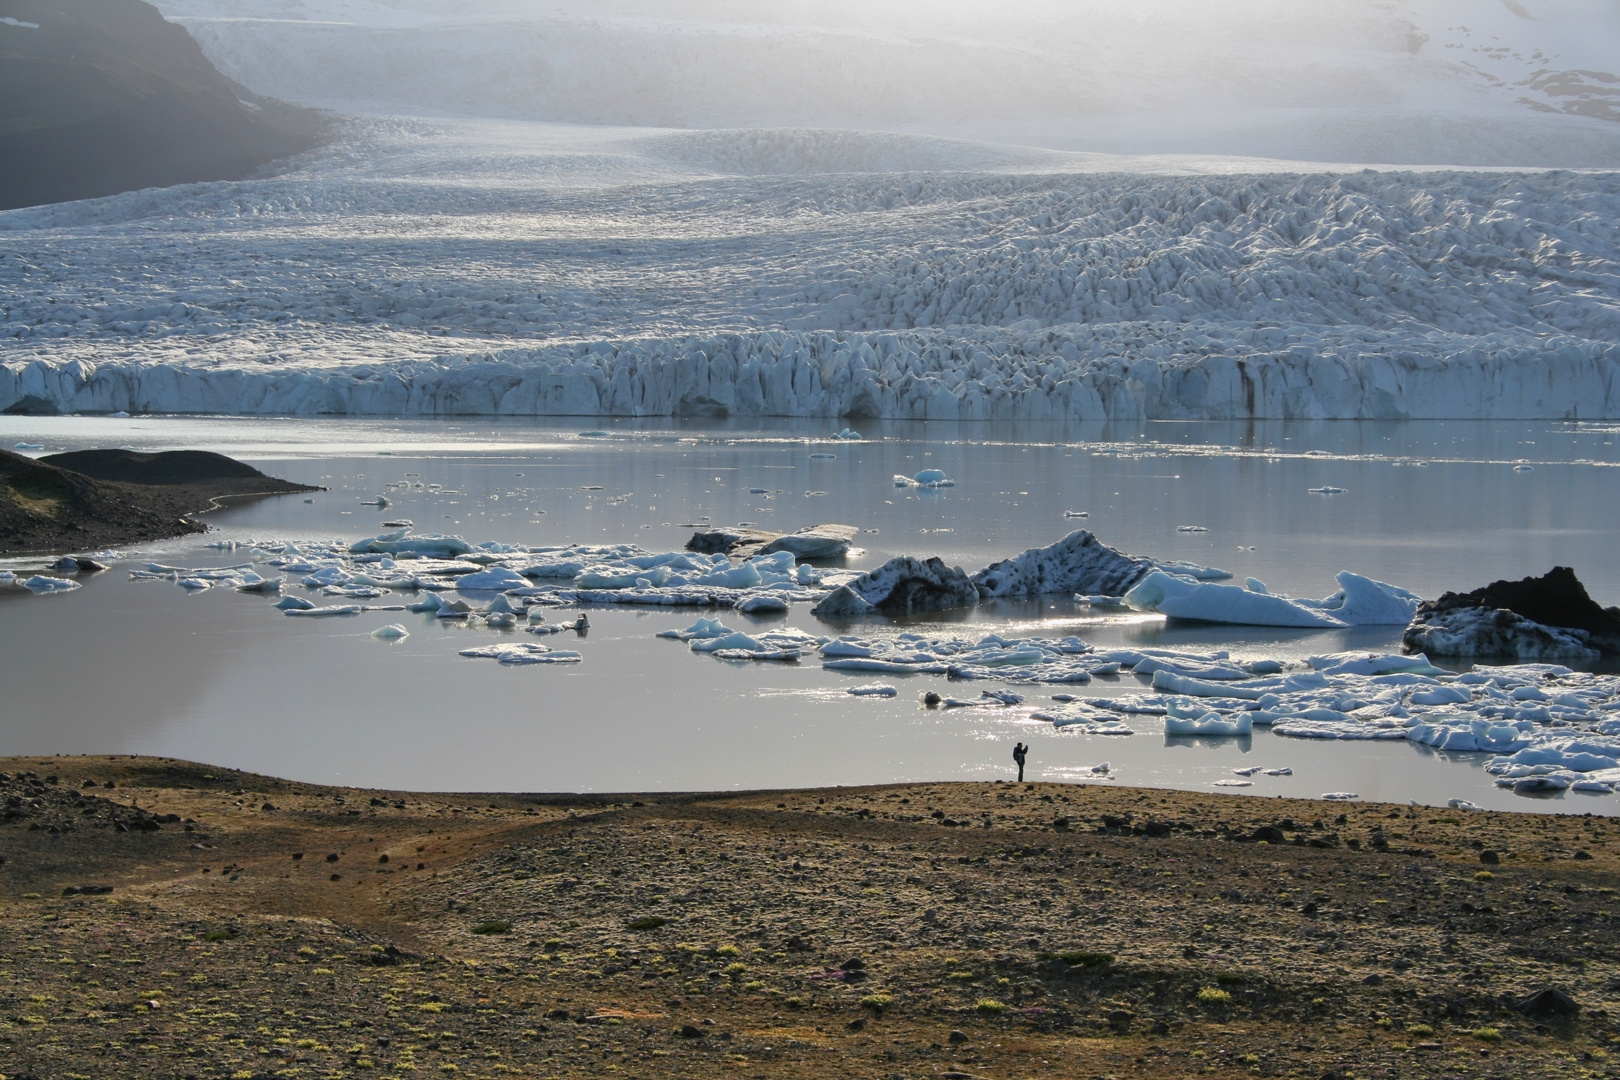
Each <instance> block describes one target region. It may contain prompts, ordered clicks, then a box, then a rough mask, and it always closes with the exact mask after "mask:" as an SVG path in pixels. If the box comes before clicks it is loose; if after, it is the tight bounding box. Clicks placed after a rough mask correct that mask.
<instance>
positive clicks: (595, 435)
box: [579, 431, 608, 439]
mask: <svg viewBox="0 0 1620 1080" xmlns="http://www.w3.org/2000/svg"><path fill="white" fill-rule="evenodd" d="M579 437H580V438H582V439H605V438H607V437H608V433H607V432H605V431H582V432H580V433H579Z"/></svg>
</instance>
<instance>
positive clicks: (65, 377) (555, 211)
mask: <svg viewBox="0 0 1620 1080" xmlns="http://www.w3.org/2000/svg"><path fill="white" fill-rule="evenodd" d="M694 162H696V163H694ZM717 163H718V164H717ZM1242 164H1244V163H1241V162H1234V161H1232V160H1219V161H1196V160H1193V159H1185V158H1184V159H1177V160H1166V159H1155V160H1151V161H1146V162H1144V161H1141V160H1137V159H1118V158H1099V157H1098V156H1096V155H1080V154H1064V153H1058V152H1050V151H1007V150H1004V149H998V148H996V147H992V146H987V145H984V144H969V143H962V142H957V141H951V140H945V139H939V138H932V137H921V136H899V137H891V136H883V135H878V134H873V133H864V134H860V133H850V132H827V131H820V130H812V131H805V132H786V131H774V132H759V131H752V130H744V131H735V132H706V133H696V134H693V133H672V132H668V131H646V130H628V131H626V130H618V129H581V128H575V127H561V126H552V125H537V124H529V123H515V122H494V121H420V120H417V121H402V120H373V121H363V122H357V123H356V124H354V125H353V126H352V129H351V131H350V135H349V137H348V139H347V140H346V141H344V142H343V143H341V144H339V145H337V146H335V147H332V148H330V149H328V150H326V151H323V152H321V153H320V154H318V155H315V156H313V157H311V158H309V159H308V160H306V161H304V162H302V163H301V164H300V165H299V166H298V168H297V169H295V170H294V171H291V172H288V173H286V174H283V175H281V176H278V177H272V178H268V179H264V180H259V181H244V182H238V183H221V184H205V185H193V186H190V187H183V188H174V189H164V190H157V191H146V192H137V193H132V194H128V195H123V196H117V197H113V198H108V199H101V200H94V201H88V202H83V203H72V204H64V205H59V206H50V207H41V208H34V209H30V210H21V211H13V212H10V213H5V214H0V408H5V407H6V406H7V405H9V404H11V403H12V402H14V401H16V400H17V399H19V398H21V397H24V396H29V395H32V396H37V397H41V398H44V399H46V400H49V401H53V402H55V403H57V404H58V405H59V406H60V407H62V408H64V409H69V410H93V409H100V410H109V411H111V410H118V409H124V410H129V411H142V410H179V411H219V412H245V413H295V414H312V413H320V412H340V413H341V412H348V413H363V414H364V413H369V414H395V413H403V414H430V415H431V414H449V413H485V414H497V413H506V414H534V413H552V414H560V413H573V414H619V415H674V414H683V413H685V414H698V415H721V414H731V415H793V416H810V415H813V416H841V415H860V416H885V417H939V418H964V419H973V418H1020V417H1028V418H1063V417H1079V418H1100V417H1103V416H1114V417H1149V418H1178V417H1186V418H1199V417H1210V418H1222V417H1240V416H1266V417H1471V416H1478V417H1566V416H1578V417H1596V416H1620V350H1617V348H1616V345H1615V344H1614V343H1615V342H1616V341H1617V340H1620V242H1617V241H1620V234H1617V231H1616V228H1615V224H1614V223H1615V222H1616V221H1617V220H1620V177H1617V176H1616V175H1614V174H1572V173H1551V174H1540V175H1534V174H1516V173H1466V172H1427V173H1399V172H1369V171H1361V170H1354V171H1343V172H1317V173H1300V172H1270V173H1265V174H1260V175H1255V174H1246V173H1243V172H1240V171H1234V169H1235V168H1236V167H1238V166H1241V165H1242ZM1247 164H1248V166H1250V167H1251V168H1252V167H1254V166H1255V165H1256V164H1257V163H1255V162H1252V161H1251V162H1248V163H1247ZM945 166H954V167H951V168H946V167H945ZM1274 167H1275V166H1274ZM790 169H791V170H794V171H797V172H798V175H782V173H784V172H788V171H790ZM1144 169H1146V170H1150V171H1147V172H1143V171H1141V170H1144ZM1170 169H1175V170H1178V171H1180V172H1181V173H1182V175H1163V173H1164V172H1165V171H1167V170H1170ZM1197 169H1203V170H1205V171H1204V172H1202V173H1198V172H1196V171H1195V170H1197ZM721 170H723V171H724V173H725V174H717V173H719V172H721ZM824 170H832V171H824ZM1128 170H1137V171H1135V172H1132V171H1128ZM737 173H748V174H750V175H736V174H737Z"/></svg>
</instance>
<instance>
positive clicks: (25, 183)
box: [0, 0, 324, 210]
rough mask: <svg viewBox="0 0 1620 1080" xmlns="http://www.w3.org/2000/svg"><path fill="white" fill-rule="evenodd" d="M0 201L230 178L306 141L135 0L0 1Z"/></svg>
mask: <svg viewBox="0 0 1620 1080" xmlns="http://www.w3.org/2000/svg"><path fill="white" fill-rule="evenodd" d="M0 20H3V21H0V146H3V147H4V152H3V153H0V210H5V209H11V208H14V207H18V206H33V205H36V204H39V203H50V202H66V201H68V200H71V199H88V198H95V197H97V196H101V195H112V194H116V193H117V192H120V191H132V190H135V189H137V188H143V187H161V186H165V185H168V184H184V183H195V182H199V181H205V180H232V179H238V178H240V177H242V176H245V175H247V174H248V173H249V172H251V171H252V170H253V169H255V168H257V167H258V166H260V165H263V164H265V163H266V162H268V161H272V160H274V159H275V158H279V157H285V156H287V155H288V154H294V153H298V152H300V151H302V150H306V149H308V148H309V147H311V146H313V145H314V144H315V143H316V142H317V141H318V139H319V137H320V134H321V131H322V129H323V127H324V124H323V121H322V120H321V118H320V117H319V116H318V115H317V114H315V113H312V112H309V111H307V110H303V109H297V108H294V107H292V106H290V105H286V104H283V103H280V102H276V101H273V100H270V99H268V98H261V97H257V96H256V95H254V94H251V93H249V92H248V91H246V90H244V89H243V88H242V87H240V86H238V85H236V84H235V83H233V82H231V80H229V79H227V78H226V77H225V76H224V75H222V74H220V72H219V71H218V70H217V69H216V68H215V67H214V66H213V64H211V63H209V62H208V58H207V57H205V56H204V55H203V53H202V50H201V49H200V48H198V46H197V43H196V42H195V41H194V40H192V37H191V35H190V34H188V33H187V32H186V31H185V29H184V28H183V27H180V26H177V25H175V24H174V23H170V22H166V21H165V20H164V18H163V16H162V15H160V14H159V13H158V10H157V9H156V8H154V7H152V5H150V4H146V3H142V2H141V0H0Z"/></svg>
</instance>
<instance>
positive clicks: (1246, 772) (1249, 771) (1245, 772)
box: [1232, 765, 1265, 776]
mask: <svg viewBox="0 0 1620 1080" xmlns="http://www.w3.org/2000/svg"><path fill="white" fill-rule="evenodd" d="M1264 769H1265V766H1264V765H1250V766H1248V767H1247V768H1243V769H1233V770H1232V772H1233V773H1234V774H1235V775H1237V776H1253V775H1254V774H1255V773H1257V772H1261V771H1262V770H1264Z"/></svg>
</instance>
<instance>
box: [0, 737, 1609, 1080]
mask: <svg viewBox="0 0 1620 1080" xmlns="http://www.w3.org/2000/svg"><path fill="white" fill-rule="evenodd" d="M0 770H4V773H5V779H4V780H0V802H3V803H4V804H5V806H4V808H3V809H0V855H3V856H4V857H5V862H4V865H3V866H0V1074H3V1075H4V1076H5V1077H7V1078H9V1080H19V1078H21V1077H50V1078H53V1080H54V1078H58V1077H65V1078H77V1077H95V1078H101V1077H172V1078H183V1077H199V1078H200V1077H209V1078H213V1077H237V1078H248V1077H269V1076H277V1077H294V1078H301V1077H310V1078H316V1077H363V1078H373V1077H375V1078H382V1077H411V1076H416V1077H422V1076H425V1075H435V1076H444V1077H511V1076H520V1077H552V1076H586V1075H589V1076H614V1077H667V1076H726V1077H748V1078H755V1077H764V1078H776V1077H790V1076H792V1077H798V1076H816V1077H821V1076H837V1077H873V1078H880V1077H881V1078H890V1077H895V1078H899V1077H917V1078H923V1077H955V1078H966V1077H973V1076H977V1077H994V1078H998V1080H999V1078H1010V1080H1022V1078H1027V1077H1047V1076H1060V1077H1069V1076H1073V1077H1085V1078H1088V1080H1089V1078H1093V1077H1115V1078H1121V1077H1128V1076H1151V1077H1176V1076H1190V1075H1211V1076H1248V1075H1256V1076H1297V1077H1308V1078H1310V1080H1318V1078H1321V1077H1327V1076H1331V1077H1335V1078H1351V1077H1355V1078H1362V1077H1367V1078H1370V1077H1400V1078H1405V1077H1435V1078H1439V1077H1494V1076H1501V1077H1539V1076H1549V1077H1551V1076H1558V1077H1584V1076H1617V1075H1620V981H1617V976H1620V970H1617V969H1616V942H1617V938H1616V923H1615V919H1614V915H1613V911H1614V910H1617V909H1620V897H1617V896H1616V893H1615V887H1616V884H1617V873H1616V871H1617V868H1620V828H1617V826H1616V824H1615V823H1614V822H1612V821H1610V820H1608V819H1604V818H1595V817H1588V816H1573V815H1564V816H1540V815H1528V814H1505V813H1462V812H1456V811H1443V810H1435V809H1432V808H1418V807H1397V806H1389V805H1377V804H1348V805H1334V804H1326V803H1316V802H1303V801H1289V800H1280V799H1278V800H1267V799H1257V798H1252V797H1238V796H1224V795H1203V794H1191V793H1183V792H1171V791H1146V790H1138V789H1130V788H1113V787H1101V786H1088V787H1077V786H1073V785H1056V784H1010V783H1000V784H985V783H972V784H946V783H938V784H909V785H892V786H885V787H871V788H833V789H824V790H819V791H788V792H763V793H762V792H747V793H739V794H708V795H667V794H665V795H638V796H608V797H601V796H570V795H496V796H490V795H444V794H434V795H425V794H419V793H409V792H384V791H364V790H356V789H348V788H330V787H319V786H315V785H307V784H296V783H289V782H286V781H282V780H275V779H271V778H268V777H262V776H257V775H252V774H247V773H240V772H234V771H231V770H227V769H220V768H213V767H209V766H204V765H196V764H192V763H189V762H183V761H174V760H168V759H159V758H137V757H62V758H28V759H22V758H9V759H0ZM52 777H54V778H55V780H54V781H52V780H51V778H52ZM92 783H93V784H94V785H95V786H94V787H91V786H89V785H91V784H92ZM114 785H116V786H114ZM1266 826H1270V827H1272V828H1273V829H1276V830H1277V831H1275V832H1267V833H1265V834H1264V836H1265V837H1266V842H1256V841H1255V840H1254V839H1252V837H1253V835H1254V833H1255V830H1257V829H1260V828H1262V827H1266ZM1486 851H1488V852H1491V853H1494V855H1495V857H1496V858H1497V859H1498V860H1499V861H1498V862H1495V863H1482V861H1481V859H1482V854H1483V853H1484V852H1486ZM85 886H90V887H91V891H75V892H72V893H71V894H66V895H65V893H67V891H68V890H82V889H83V887H85ZM109 886H110V887H111V891H110V892H101V891H100V890H101V889H103V888H106V887H109ZM1548 987H1552V988H1556V989H1557V990H1559V991H1561V992H1563V993H1565V994H1567V995H1568V997H1569V998H1570V999H1573V1004H1574V1005H1577V1006H1578V1007H1579V1012H1578V1013H1576V1014H1574V1015H1566V1014H1564V1013H1561V1012H1559V1011H1558V1008H1557V1006H1558V1004H1559V1003H1558V1002H1557V1001H1553V1002H1551V1003H1550V1004H1549V1003H1548V1002H1547V1000H1546V998H1547V997H1548V996H1549V995H1544V996H1543V999H1542V1002H1541V1006H1542V1007H1541V1008H1540V1009H1539V1010H1538V1009H1536V1008H1534V1007H1532V1008H1530V1009H1529V1010H1528V1011H1527V1010H1526V1008H1525V1007H1523V1006H1522V1001H1523V999H1524V998H1525V997H1526V996H1528V995H1530V994H1531V993H1533V992H1535V991H1538V990H1542V989H1544V988H1548ZM1565 1007H1566V1008H1568V1007H1569V1006H1568V1005H1566V1006H1565ZM1611 1010H1613V1012H1612V1015H1611ZM1611 1055H1614V1056H1611Z"/></svg>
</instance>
